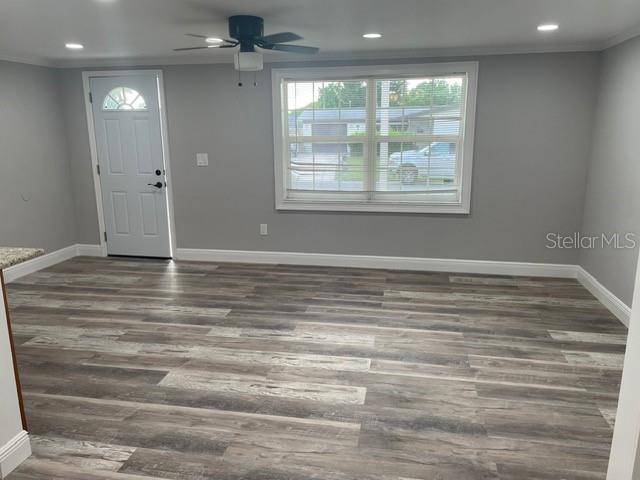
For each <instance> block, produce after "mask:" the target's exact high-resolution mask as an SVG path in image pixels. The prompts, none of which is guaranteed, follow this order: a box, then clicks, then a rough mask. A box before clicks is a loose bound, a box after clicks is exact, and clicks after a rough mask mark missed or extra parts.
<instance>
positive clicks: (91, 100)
mask: <svg viewBox="0 0 640 480" xmlns="http://www.w3.org/2000/svg"><path fill="white" fill-rule="evenodd" d="M89 103H93V93H91V92H89Z"/></svg>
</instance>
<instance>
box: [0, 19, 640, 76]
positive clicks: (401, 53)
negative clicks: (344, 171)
mask: <svg viewBox="0 0 640 480" xmlns="http://www.w3.org/2000/svg"><path fill="white" fill-rule="evenodd" d="M636 36H640V25H637V26H635V27H633V28H630V29H628V30H625V31H624V32H621V33H619V34H618V35H615V36H613V37H610V38H608V39H606V40H605V41H593V42H582V43H574V44H545V45H541V44H529V45H519V46H508V47H455V48H430V49H411V50H383V51H355V52H329V53H322V52H321V53H320V54H318V55H313V56H308V55H299V56H292V55H285V54H281V53H274V52H265V63H268V64H279V63H287V64H296V63H307V62H324V61H335V62H347V61H348V62H353V61H356V62H357V61H367V60H385V59H411V58H446V57H477V56H488V55H518V54H536V53H572V52H594V51H595V52H599V51H602V50H606V49H608V48H611V47H614V46H616V45H619V44H621V43H624V42H626V41H627V40H630V39H632V38H634V37H636ZM0 60H4V61H8V62H16V63H26V64H30V65H38V66H42V67H52V68H63V69H65V68H110V67H142V66H145V67H147V66H157V65H201V64H230V63H233V62H232V61H231V59H230V58H229V57H228V56H222V55H215V54H214V55H199V54H198V55H184V56H176V55H166V56H150V57H126V58H125V57H119V58H87V59H79V58H74V59H44V58H37V57H30V56H11V55H2V54H1V53H0Z"/></svg>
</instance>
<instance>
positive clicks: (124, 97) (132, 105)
mask: <svg viewBox="0 0 640 480" xmlns="http://www.w3.org/2000/svg"><path fill="white" fill-rule="evenodd" d="M102 109H103V110H127V111H132V110H146V109H147V102H145V100H144V97H143V96H142V95H140V94H139V93H138V92H137V91H135V90H134V89H132V88H129V87H116V88H114V89H113V90H111V91H110V92H109V93H108V94H107V96H106V97H104V101H103V102H102Z"/></svg>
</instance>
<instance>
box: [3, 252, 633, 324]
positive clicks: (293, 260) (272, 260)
mask: <svg viewBox="0 0 640 480" xmlns="http://www.w3.org/2000/svg"><path fill="white" fill-rule="evenodd" d="M77 256H92V257H103V256H105V253H104V251H103V249H102V247H101V246H100V245H84V244H76V245H70V246H69V247H66V248H62V249H60V250H56V251H55V252H51V253H47V254H45V255H43V256H41V257H38V258H34V259H33V260H29V261H27V262H24V263H21V264H19V265H14V266H13V267H9V268H7V269H5V270H4V277H5V281H6V282H7V283H9V282H12V281H13V280H16V279H18V278H20V277H24V276H25V275H28V274H30V273H34V272H37V271H38V270H42V269H44V268H47V267H51V266H53V265H55V264H57V263H60V262H64V261H65V260H69V259H70V258H73V257H77ZM175 259H176V260H189V261H197V262H240V263H262V264H272V265H273V264H278V263H279V264H284V265H309V266H323V267H357V268H381V269H387V270H414V271H423V272H452V273H478V274H484V275H514V276H531V277H553V278H576V279H577V280H578V281H579V282H580V283H581V284H582V285H584V287H585V288H586V289H587V290H589V291H590V292H591V293H592V294H593V295H594V296H595V297H596V298H597V299H598V300H600V302H602V304H603V305H604V306H605V307H607V308H608V309H609V310H610V311H611V313H613V314H614V315H615V316H616V317H617V318H618V319H620V321H621V322H622V323H624V324H625V325H627V326H629V318H630V316H631V309H630V308H629V307H628V306H627V305H626V304H625V303H624V302H623V301H622V300H620V299H619V298H618V297H616V296H615V295H614V294H613V293H611V292H610V291H609V290H608V289H607V288H605V286H604V285H602V284H601V283H600V282H598V280H596V279H595V277H594V276H593V275H591V274H590V273H589V272H587V271H586V270H585V269H584V268H582V267H580V266H579V265H566V264H555V263H529V262H501V261H490V260H458V259H450V258H421V257H389V256H377V255H341V254H331V253H302V252H267V251H256V250H215V249H201V248H177V249H176V250H175Z"/></svg>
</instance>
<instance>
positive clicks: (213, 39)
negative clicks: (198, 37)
mask: <svg viewBox="0 0 640 480" xmlns="http://www.w3.org/2000/svg"><path fill="white" fill-rule="evenodd" d="M205 42H207V43H213V44H216V43H222V42H224V40H223V39H221V38H218V37H207V38H206V39H205Z"/></svg>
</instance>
